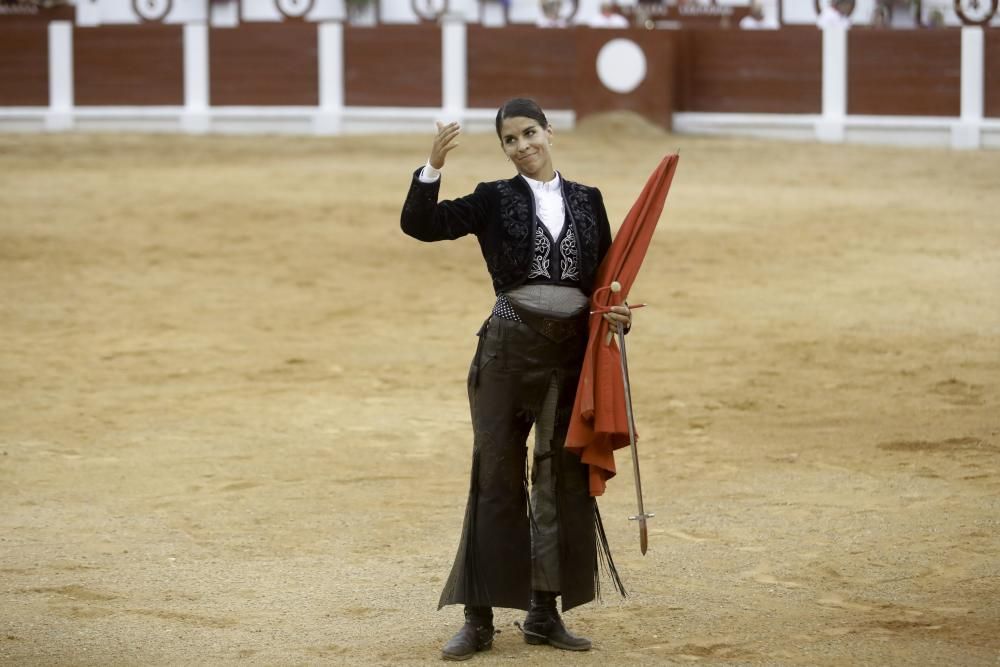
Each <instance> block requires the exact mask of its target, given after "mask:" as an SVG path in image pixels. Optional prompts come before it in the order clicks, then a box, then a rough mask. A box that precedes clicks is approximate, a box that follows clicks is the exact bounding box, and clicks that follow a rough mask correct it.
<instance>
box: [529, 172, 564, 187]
mask: <svg viewBox="0 0 1000 667" xmlns="http://www.w3.org/2000/svg"><path fill="white" fill-rule="evenodd" d="M521 178H523V179H524V180H525V181H527V182H528V185H530V186H531V189H532V190H534V191H535V192H559V188H560V186H561V185H562V178H561V177H560V176H559V172H558V171H557V172H556V175H555V177H554V178H553V179H552V180H551V181H547V182H546V181H536V180H535V179H533V178H528V177H527V176H524V175H523V174H522V175H521Z"/></svg>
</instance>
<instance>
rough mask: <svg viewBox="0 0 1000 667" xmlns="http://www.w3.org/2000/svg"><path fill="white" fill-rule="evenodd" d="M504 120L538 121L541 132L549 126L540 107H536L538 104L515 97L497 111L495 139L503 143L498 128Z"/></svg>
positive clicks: (525, 98) (524, 98)
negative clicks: (524, 119)
mask: <svg viewBox="0 0 1000 667" xmlns="http://www.w3.org/2000/svg"><path fill="white" fill-rule="evenodd" d="M506 118H531V119H532V120H536V121H538V124H539V125H541V126H542V129H543V130H544V129H545V128H547V127H548V126H549V121H548V119H546V118H545V112H544V111H542V107H540V106H538V102H536V101H535V100H531V99H528V98H527V97H515V98H514V99H511V100H507V101H506V102H504V103H503V105H502V106H501V107H500V108H499V109H497V138H499V139H500V140H501V141H503V137H502V136H500V126H501V125H503V121H504V119H506Z"/></svg>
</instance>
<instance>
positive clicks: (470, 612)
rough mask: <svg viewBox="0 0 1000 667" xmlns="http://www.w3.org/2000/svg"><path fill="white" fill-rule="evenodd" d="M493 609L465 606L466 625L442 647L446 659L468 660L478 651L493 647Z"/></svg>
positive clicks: (443, 656)
mask: <svg viewBox="0 0 1000 667" xmlns="http://www.w3.org/2000/svg"><path fill="white" fill-rule="evenodd" d="M494 634H496V633H495V631H494V629H493V609H491V608H490V607H469V606H466V607H465V625H463V626H462V628H461V629H460V630H459V631H458V632H457V633H455V636H454V637H452V638H451V639H449V640H448V643H447V644H445V645H444V648H443V649H441V657H442V658H444V659H445V660H468V659H469V658H471V657H472V656H474V655H475V654H476V651H488V650H489V649H491V648H492V647H493V635H494Z"/></svg>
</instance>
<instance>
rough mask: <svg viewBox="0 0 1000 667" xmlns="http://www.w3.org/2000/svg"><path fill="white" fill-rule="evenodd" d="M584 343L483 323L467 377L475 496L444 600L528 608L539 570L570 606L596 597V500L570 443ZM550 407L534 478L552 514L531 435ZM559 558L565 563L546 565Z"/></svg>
mask: <svg viewBox="0 0 1000 667" xmlns="http://www.w3.org/2000/svg"><path fill="white" fill-rule="evenodd" d="M585 343H586V337H585V334H581V335H579V336H574V337H572V338H571V339H569V340H566V341H563V342H561V343H556V342H554V341H552V340H550V339H548V338H546V337H545V336H542V335H541V334H539V333H537V332H536V331H534V330H532V329H531V328H530V327H528V326H527V325H526V324H522V323H518V322H513V321H511V320H506V319H502V318H498V317H496V316H494V317H491V318H490V319H489V320H488V321H487V322H486V323H485V324H484V325H483V328H482V329H480V332H479V345H478V348H477V350H476V355H475V357H474V358H473V360H472V365H471V367H470V369H469V380H468V386H469V403H470V407H471V410H472V427H473V433H474V439H473V451H472V476H471V483H470V488H469V499H468V504H467V506H466V511H465V521H464V525H463V527H462V537H461V541H460V544H459V547H458V553H457V555H456V557H455V563H454V565H453V567H452V570H451V574H450V576H449V577H448V581H447V583H446V584H445V587H444V591H443V592H442V593H441V600H440V603H439V606H444V605H448V604H466V605H470V606H481V607H487V606H488V607H508V608H514V609H527V608H528V605H529V602H530V599H531V589H532V587H533V579H534V582H535V585H536V587H537V586H538V582H539V581H540V575H542V576H541V580H543V581H547V583H546V584H543V585H542V586H541V587H542V588H545V589H548V590H555V591H557V592H559V593H560V594H561V595H562V606H563V609H564V610H566V609H570V608H572V607H575V606H577V605H580V604H584V603H586V602H589V601H591V600H593V599H594V595H595V576H596V573H597V551H596V548H597V547H596V536H595V503H594V499H593V498H592V497H591V496H590V495H589V492H588V487H587V467H586V466H585V465H584V464H582V463H581V462H580V458H579V457H578V456H576V455H575V454H573V453H571V452H567V451H565V450H564V448H563V444H564V442H565V439H566V430H567V428H568V425H569V417H570V413H571V411H572V407H573V398H574V395H575V392H576V385H577V381H578V379H579V374H580V365H581V362H582V359H583V353H584V346H585ZM553 392H554V395H553ZM547 396H548V398H549V400H548V401H546V397H547ZM553 408H554V414H552V413H553ZM543 410H544V411H545V412H547V413H549V417H548V419H546V420H545V421H546V422H547V425H546V427H545V428H538V429H536V430H537V433H536V435H540V436H541V437H542V439H543V442H536V448H535V449H536V460H535V462H534V465H533V466H532V471H533V476H536V482H540V483H544V484H546V485H551V488H547V489H546V490H545V491H546V492H545V493H544V494H542V495H543V496H544V497H546V498H548V499H549V500H545V501H543V502H544V507H545V511H538V512H532V511H531V510H530V503H529V500H528V493H529V492H528V484H527V477H528V475H527V454H528V447H527V439H528V434H529V432H530V431H531V428H532V426H533V425H534V424H535V421H536V418H538V417H539V416H540V415H542V414H543ZM539 455H541V456H539ZM536 514H537V516H536ZM533 523H534V526H533V525H532V524H533ZM533 546H534V547H535V549H534V551H535V555H536V558H535V561H536V562H535V567H534V568H533V558H532V554H533ZM553 550H554V551H555V552H556V553H555V555H554V556H553V554H552V553H551V552H552V551H553ZM546 553H547V554H548V555H547V556H546ZM553 559H554V562H557V563H558V568H553V567H551V566H549V567H544V563H543V561H548V562H553ZM552 569H558V572H556V573H553V572H552V571H551V570H552ZM533 572H534V576H533ZM556 582H557V583H556Z"/></svg>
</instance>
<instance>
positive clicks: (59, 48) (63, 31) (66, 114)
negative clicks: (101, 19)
mask: <svg viewBox="0 0 1000 667" xmlns="http://www.w3.org/2000/svg"><path fill="white" fill-rule="evenodd" d="M72 128H73V24H72V23H70V22H69V21H52V22H51V23H49V110H48V112H47V113H46V114H45V129H46V130H50V131H59V130H70V129H72Z"/></svg>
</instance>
